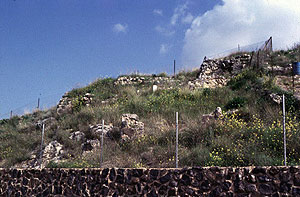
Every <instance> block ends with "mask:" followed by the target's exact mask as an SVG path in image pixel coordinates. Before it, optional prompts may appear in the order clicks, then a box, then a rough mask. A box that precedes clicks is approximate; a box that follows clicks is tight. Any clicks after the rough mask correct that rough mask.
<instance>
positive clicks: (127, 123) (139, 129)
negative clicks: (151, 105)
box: [122, 114, 144, 134]
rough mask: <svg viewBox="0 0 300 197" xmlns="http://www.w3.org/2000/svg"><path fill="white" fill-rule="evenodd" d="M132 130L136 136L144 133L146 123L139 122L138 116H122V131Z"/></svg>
mask: <svg viewBox="0 0 300 197" xmlns="http://www.w3.org/2000/svg"><path fill="white" fill-rule="evenodd" d="M123 128H127V129H132V130H133V131H134V132H135V133H136V134H141V133H143V132H144V123H143V122H140V121H139V117H138V115H136V114H123V115H122V129H123Z"/></svg>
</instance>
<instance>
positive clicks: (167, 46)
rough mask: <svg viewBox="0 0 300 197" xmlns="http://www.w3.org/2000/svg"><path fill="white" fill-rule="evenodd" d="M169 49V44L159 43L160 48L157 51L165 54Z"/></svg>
mask: <svg viewBox="0 0 300 197" xmlns="http://www.w3.org/2000/svg"><path fill="white" fill-rule="evenodd" d="M169 50H170V46H169V45H167V44H161V45H160V49H159V53H160V54H161V55H164V54H166V53H167V52H168V51H169Z"/></svg>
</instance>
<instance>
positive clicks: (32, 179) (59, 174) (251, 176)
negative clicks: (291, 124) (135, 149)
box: [0, 166, 300, 196]
mask: <svg viewBox="0 0 300 197" xmlns="http://www.w3.org/2000/svg"><path fill="white" fill-rule="evenodd" d="M49 195H50V196H60V195H63V196H300V166H297V167H241V168H231V167H227V168H219V167H210V168H201V167H195V168H185V169H114V168H112V169H42V170H36V169H23V170H22V169H0V196H49Z"/></svg>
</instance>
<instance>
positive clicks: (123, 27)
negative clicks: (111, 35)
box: [113, 23, 128, 33]
mask: <svg viewBox="0 0 300 197" xmlns="http://www.w3.org/2000/svg"><path fill="white" fill-rule="evenodd" d="M127 30H128V25H127V24H124V25H122V24H120V23H118V24H115V25H114V27H113V31H114V32H116V33H120V32H122V33H126V32H127Z"/></svg>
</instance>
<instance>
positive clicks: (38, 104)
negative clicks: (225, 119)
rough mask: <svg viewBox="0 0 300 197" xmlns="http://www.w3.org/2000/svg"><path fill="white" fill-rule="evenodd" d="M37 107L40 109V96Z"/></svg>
mask: <svg viewBox="0 0 300 197" xmlns="http://www.w3.org/2000/svg"><path fill="white" fill-rule="evenodd" d="M37 109H40V98H38V103H37Z"/></svg>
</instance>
